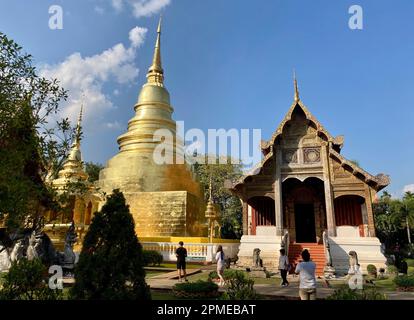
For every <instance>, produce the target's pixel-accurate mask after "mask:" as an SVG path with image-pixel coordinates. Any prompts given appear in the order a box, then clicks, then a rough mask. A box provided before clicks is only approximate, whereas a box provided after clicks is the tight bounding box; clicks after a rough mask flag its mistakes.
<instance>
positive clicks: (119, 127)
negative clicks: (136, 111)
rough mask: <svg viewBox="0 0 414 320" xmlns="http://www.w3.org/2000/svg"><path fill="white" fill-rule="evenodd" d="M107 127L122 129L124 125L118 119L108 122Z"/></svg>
mask: <svg viewBox="0 0 414 320" xmlns="http://www.w3.org/2000/svg"><path fill="white" fill-rule="evenodd" d="M105 127H106V128H108V129H121V128H122V127H123V126H122V125H121V124H120V123H119V122H118V121H114V122H106V123H105Z"/></svg>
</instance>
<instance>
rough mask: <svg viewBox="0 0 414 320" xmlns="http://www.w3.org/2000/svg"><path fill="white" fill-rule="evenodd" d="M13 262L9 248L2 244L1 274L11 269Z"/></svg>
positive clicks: (0, 254) (0, 251) (0, 246)
mask: <svg viewBox="0 0 414 320" xmlns="http://www.w3.org/2000/svg"><path fill="white" fill-rule="evenodd" d="M10 265H11V260H10V254H9V250H8V248H7V247H6V246H5V245H4V244H3V243H0V272H3V271H7V270H9V269H10Z"/></svg>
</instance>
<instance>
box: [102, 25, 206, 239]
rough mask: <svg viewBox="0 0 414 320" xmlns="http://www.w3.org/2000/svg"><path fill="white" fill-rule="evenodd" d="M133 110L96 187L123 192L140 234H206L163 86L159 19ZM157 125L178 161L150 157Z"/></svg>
mask: <svg viewBox="0 0 414 320" xmlns="http://www.w3.org/2000/svg"><path fill="white" fill-rule="evenodd" d="M134 110H135V115H134V117H133V118H132V119H130V120H129V122H128V131H127V132H126V133H124V134H122V135H121V136H119V137H118V144H119V152H118V154H117V155H115V156H114V157H113V158H112V159H110V160H109V161H108V162H107V164H106V167H105V168H104V169H103V170H102V171H101V172H100V175H99V181H98V186H99V188H100V189H101V190H102V191H103V192H105V193H107V194H109V193H111V192H112V190H114V189H120V190H121V191H122V192H123V193H124V196H125V198H126V200H127V203H128V204H129V207H130V211H131V214H132V215H133V217H134V220H135V227H136V232H137V235H138V236H139V237H140V238H142V237H172V236H194V237H197V236H198V237H199V236H203V235H205V234H206V232H207V230H206V224H205V217H204V209H205V203H204V199H203V198H204V197H203V192H202V190H201V187H200V184H199V183H198V182H197V180H196V179H195V176H194V174H193V172H192V170H191V168H190V166H188V165H186V164H184V161H182V160H183V158H182V157H183V147H182V142H180V140H179V139H177V138H176V122H175V121H174V120H173V119H172V113H173V111H174V109H173V108H172V106H171V104H170V95H169V93H168V91H167V89H166V88H165V86H164V70H163V68H162V64H161V20H160V23H159V25H158V30H157V39H156V44H155V52H154V57H153V61H152V65H151V67H150V68H149V70H148V73H147V83H145V84H144V86H143V87H142V89H141V92H140V94H139V97H138V101H137V103H136V105H135V107H134ZM159 129H164V130H168V131H169V132H170V133H171V134H172V136H173V137H174V139H173V140H172V141H171V142H170V144H172V147H173V148H171V150H173V151H172V153H173V157H174V159H178V161H175V162H174V163H173V164H162V165H160V164H157V163H156V162H155V161H154V150H155V149H156V148H157V146H159V145H160V140H157V139H154V136H155V135H156V134H155V133H156V131H157V130H159ZM163 143H166V142H165V141H163ZM167 152H168V151H167ZM181 163H183V164H181Z"/></svg>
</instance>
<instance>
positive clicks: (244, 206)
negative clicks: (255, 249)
mask: <svg viewBox="0 0 414 320" xmlns="http://www.w3.org/2000/svg"><path fill="white" fill-rule="evenodd" d="M248 210H249V207H248V205H247V201H244V200H243V201H242V213H243V216H242V219H243V235H245V236H247V235H248V234H249V212H248Z"/></svg>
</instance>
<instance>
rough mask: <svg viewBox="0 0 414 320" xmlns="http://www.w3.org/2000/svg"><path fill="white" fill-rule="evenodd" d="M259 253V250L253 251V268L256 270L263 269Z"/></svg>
mask: <svg viewBox="0 0 414 320" xmlns="http://www.w3.org/2000/svg"><path fill="white" fill-rule="evenodd" d="M260 251H261V250H260V249H259V248H256V249H254V250H253V266H254V267H256V268H261V267H263V263H262V259H260Z"/></svg>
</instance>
